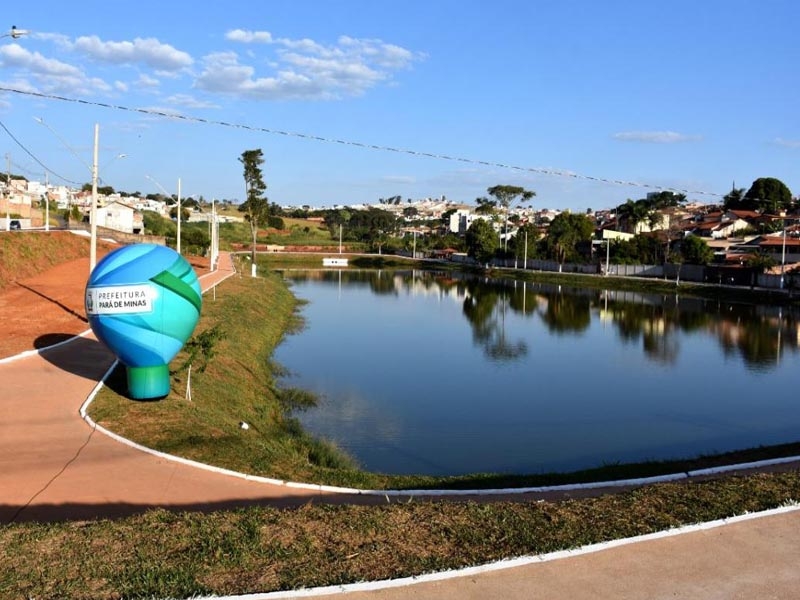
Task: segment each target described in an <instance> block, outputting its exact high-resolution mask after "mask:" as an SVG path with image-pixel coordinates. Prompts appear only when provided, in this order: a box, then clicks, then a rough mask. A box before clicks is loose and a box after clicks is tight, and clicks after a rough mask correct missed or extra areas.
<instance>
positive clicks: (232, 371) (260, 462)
mask: <svg viewBox="0 0 800 600" xmlns="http://www.w3.org/2000/svg"><path fill="white" fill-rule="evenodd" d="M316 260H317V261H318V260H319V258H318V257H317V259H316ZM365 260H366V259H365ZM381 260H383V259H381ZM262 271H264V273H265V276H264V277H263V278H257V279H252V278H250V277H238V276H237V277H235V278H232V279H229V280H228V281H226V282H225V283H223V284H222V285H221V286H219V287H218V289H217V292H216V299H215V300H214V299H213V296H211V295H206V297H205V304H204V307H203V317H202V319H201V322H200V324H199V326H198V329H197V332H196V336H195V338H197V337H202V332H209V334H211V333H213V332H217V331H218V332H219V334H220V336H219V339H218V340H217V341H216V342H215V344H214V346H213V352H214V353H215V355H214V356H213V358H212V359H211V360H210V361H208V364H207V368H206V369H205V371H204V372H200V371H199V369H198V367H200V368H202V366H203V361H202V356H201V357H200V360H195V368H194V371H193V372H192V402H189V401H187V400H185V399H184V397H185V392H186V390H185V386H186V378H187V374H186V372H185V371H183V372H177V373H175V375H174V376H173V386H172V387H173V389H172V393H171V394H170V396H169V397H168V398H167V399H165V400H162V401H160V402H155V403H152V402H147V403H141V402H131V401H128V400H126V399H125V397H124V387H125V382H124V371H123V369H122V368H119V369H118V370H117V372H116V373H115V375H114V377H113V378H112V379H111V380H110V382H109V387H108V388H107V389H106V390H104V391H102V392H101V393H100V394H99V396H98V399H97V400H96V401H95V403H94V404H93V405H92V407H91V408H90V414H91V416H92V417H93V418H94V419H95V420H97V421H98V422H100V423H101V424H102V425H104V426H106V427H108V428H109V429H111V430H113V431H116V432H117V433H120V434H121V435H123V436H125V437H128V438H130V439H133V440H135V441H137V442H139V443H141V444H144V445H146V446H149V447H153V448H156V449H158V450H161V451H164V452H169V453H172V454H177V455H180V456H184V457H187V458H191V459H194V460H198V461H201V462H205V463H208V464H214V465H217V466H222V467H226V468H229V469H234V470H237V471H242V472H246V473H250V474H256V475H262V476H266V477H273V478H277V479H287V480H291V481H303V482H307V483H321V484H327V485H339V486H346V487H360V488H378V489H386V488H405V489H431V488H437V487H449V488H461V489H464V488H498V487H523V486H539V485H553V484H563V483H571V482H583V481H602V480H610V479H625V478H632V477H645V476H651V475H660V474H665V473H675V472H684V471H688V470H692V469H698V468H704V467H708V466H712V465H713V466H716V465H719V464H731V463H735V462H747V461H752V460H761V459H764V458H770V457H776V456H787V455H792V454H798V453H800V445H797V444H792V445H785V446H780V447H771V448H758V449H753V450H747V451H742V452H736V453H729V454H725V455H720V456H715V457H698V458H695V457H680V458H681V460H676V461H664V462H649V463H644V464H633V465H616V464H615V465H606V466H600V467H598V468H596V469H592V470H587V471H580V472H575V473H553V474H518V475H507V474H504V475H495V474H483V473H478V474H474V475H468V476H460V477H450V478H448V477H428V476H392V475H382V474H377V473H369V472H364V471H361V470H360V469H358V468H357V466H356V465H355V464H354V463H353V462H352V461H351V460H350V459H349V458H348V457H346V456H345V455H343V454H342V453H341V452H340V451H338V450H337V449H336V448H335V447H333V446H332V445H331V444H328V443H326V442H325V441H318V440H315V439H313V438H312V437H311V436H309V435H307V434H306V433H305V432H304V431H303V430H302V429H301V428H300V426H299V425H298V423H297V421H296V420H295V419H293V418H291V416H290V412H291V411H292V409H297V408H302V407H303V406H304V405H307V404H309V403H312V402H313V398H311V397H310V396H309V394H307V393H305V392H303V391H301V390H295V389H291V388H290V389H279V387H278V385H277V383H276V380H275V377H276V375H278V374H280V372H281V369H280V366H279V365H275V364H273V363H271V362H270V360H269V357H270V356H271V354H272V352H273V350H274V348H275V347H276V346H277V344H278V343H279V342H280V341H281V339H282V337H283V335H284V333H285V332H286V331H291V330H292V329H293V328H295V327H297V326H299V319H298V317H297V316H296V314H295V311H296V307H297V304H296V300H295V299H294V297H293V296H292V294H291V292H290V290H288V289H287V287H286V285H285V284H284V282H283V280H282V279H281V278H280V277H278V276H277V275H276V274H275V273H268V272H266V270H265V269H263V268H262ZM260 272H261V271H260ZM185 360H186V352H184V353H183V354H182V355H179V357H178V358H177V359H176V360H175V361H174V362H173V364H172V368H173V369H178V367H179V366H180V365H181V363H182V362H184V361H185ZM242 421H244V422H247V423H248V424H249V425H250V429H248V430H243V429H241V428H240V427H239V423H240V422H242Z"/></svg>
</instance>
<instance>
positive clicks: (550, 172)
mask: <svg viewBox="0 0 800 600" xmlns="http://www.w3.org/2000/svg"><path fill="white" fill-rule="evenodd" d="M0 92H9V93H13V94H19V95H24V96H33V97H36V98H42V99H45V100H58V101H61V102H70V103H74V104H83V105H88V106H96V107H100V108H107V109H111V110H120V111H125V112H132V113H138V114H143V115H148V116H155V117H161V118H166V119H175V120H180V121H186V122H189V123H201V124H204V125H214V126H218V127H228V128H232V129H242V130H246V131H253V132H257V133H266V134H269V135H279V136H284V137H293V138H298V139H303V140H309V141H313V142H321V143H326V144H339V145H344V146H353V147H356V148H363V149H366V150H373V151H380V152H393V153H396V154H406V155H410V156H418V157H421V158H431V159H436V160H445V161H451V162H459V163H465V164H470V165H478V166H484V167H492V168H498V169H507V170H511V171H517V172H524V173H535V174H537V175H546V176H550V177H564V178H571V179H579V180H585V181H593V182H596V183H604V184H608V185H616V186H627V187H636V188H643V189H648V190H652V191H664V192H673V193H678V194H686V195H694V196H712V197H716V198H721V197H723V196H724V194H720V193H717V192H709V191H704V190H688V189H680V188H673V187H665V186H659V185H653V184H649V183H642V182H637V181H624V180H620V179H611V178H606V177H593V176H591V175H583V174H580V173H574V172H571V171H561V170H557V169H544V168H539V167H524V166H520V165H512V164H506V163H502V162H494V161H488V160H478V159H473V158H465V157H460V156H452V155H449V154H437V153H433V152H424V151H420V150H414V149H408V148H396V147H393V146H384V145H379V144H370V143H365V142H358V141H353V140H345V139H338V138H329V137H323V136H319V135H313V134H308V133H301V132H296V131H285V130H281V129H273V128H269V127H260V126H256V125H247V124H242V123H231V122H228V121H219V120H214V119H206V118H203V117H193V116H188V115H183V114H180V113H172V112H166V111H160V110H155V109H152V108H135V107H130V106H123V105H119V104H110V103H107V102H98V101H93V100H84V99H80V98H69V97H66V96H59V95H56V94H45V93H42V92H34V91H30V90H19V89H15V88H10V87H5V86H0ZM3 128H4V129H5V126H3ZM6 132H8V130H7V129H6ZM9 135H11V134H10V133H9ZM12 138H13V136H12ZM15 141H17V140H16V139H15ZM17 143H18V144H19V142H18V141H17ZM20 146H21V144H20ZM26 152H28V151H27V150H26ZM28 154H30V152H28ZM31 156H33V155H32V154H31ZM34 160H36V162H37V163H39V164H40V165H41V162H39V160H38V159H36V158H35V157H34ZM42 166H44V165H42ZM51 172H52V171H51ZM59 178H60V179H64V178H63V177H59ZM64 181H69V180H67V179H64ZM70 183H72V182H70Z"/></svg>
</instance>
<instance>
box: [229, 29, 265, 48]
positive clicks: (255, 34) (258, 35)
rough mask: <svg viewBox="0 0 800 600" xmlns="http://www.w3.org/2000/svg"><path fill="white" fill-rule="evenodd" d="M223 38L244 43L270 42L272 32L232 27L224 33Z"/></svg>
mask: <svg viewBox="0 0 800 600" xmlns="http://www.w3.org/2000/svg"><path fill="white" fill-rule="evenodd" d="M225 39H227V40H230V41H232V42H242V43H244V44H252V43H260V44H271V43H272V34H271V33H270V32H269V31H245V30H244V29H234V30H232V31H229V32H228V33H226V34H225Z"/></svg>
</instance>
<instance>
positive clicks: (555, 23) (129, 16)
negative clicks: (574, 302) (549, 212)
mask: <svg viewBox="0 0 800 600" xmlns="http://www.w3.org/2000/svg"><path fill="white" fill-rule="evenodd" d="M6 17H7V18H8V19H9V22H8V23H7V24H6V25H3V24H0V34H1V33H2V32H5V35H4V37H2V38H0V123H2V126H3V129H2V130H0V140H2V141H0V152H1V153H2V156H3V165H2V168H3V170H4V171H5V170H6V164H5V162H6V161H5V155H6V154H8V155H9V156H10V158H11V162H12V165H11V171H12V172H13V173H18V174H21V175H24V176H26V177H28V178H41V179H44V171H45V170H47V171H48V172H49V178H50V180H51V182H52V183H70V184H71V185H76V184H77V185H80V184H82V183H85V182H88V181H90V179H91V173H90V169H89V168H88V165H90V164H91V162H92V142H93V127H94V124H95V123H98V124H99V126H100V143H99V158H98V164H99V166H100V172H99V176H100V178H101V180H102V182H103V183H105V184H107V185H111V186H112V187H114V188H115V189H119V190H123V191H126V192H129V193H133V192H140V193H142V194H143V195H144V194H148V193H159V192H160V191H161V190H160V189H159V187H158V186H157V185H155V184H154V181H155V182H158V185H159V186H161V187H163V188H164V189H165V190H167V191H168V192H170V193H176V192H177V180H178V179H179V178H180V179H181V182H182V195H183V196H195V197H197V196H200V195H202V196H204V197H205V198H207V199H210V198H217V199H230V200H239V201H241V200H242V199H243V197H244V182H243V177H242V168H241V164H240V163H239V160H238V159H239V157H240V156H241V153H242V152H244V151H245V150H248V149H253V148H261V149H262V150H263V154H264V158H265V163H264V165H263V171H264V179H265V181H266V183H267V186H268V188H267V192H266V193H267V196H268V197H269V198H270V201H272V202H276V203H278V204H281V205H293V206H298V205H303V204H308V205H310V206H315V207H321V206H332V205H336V204H341V205H345V204H375V203H377V202H378V199H379V198H388V197H392V196H397V195H399V196H401V197H402V198H403V199H404V200H405V199H407V198H411V199H413V200H419V199H422V198H425V197H440V196H446V197H447V198H448V200H452V201H453V202H458V203H464V204H474V203H475V199H476V198H477V197H480V196H485V195H486V190H487V188H489V187H491V186H494V185H499V184H504V185H505V184H508V185H519V186H523V187H525V188H526V189H530V190H533V191H535V192H536V197H534V198H533V200H532V203H533V206H534V207H535V208H537V209H545V208H549V209H556V210H563V209H569V210H572V211H574V212H584V211H585V210H586V209H588V208H592V209H593V210H601V209H607V208H613V207H614V206H617V205H619V204H622V203H624V202H625V201H626V200H627V199H629V198H630V199H638V198H643V197H645V196H646V195H647V193H648V192H650V191H654V190H658V189H670V190H676V191H681V192H684V193H686V194H687V197H688V199H689V200H691V201H700V202H709V203H710V202H719V201H720V200H721V197H722V195H724V194H725V193H727V192H728V191H729V190H730V189H731V186H732V185H734V184H735V185H736V186H737V187H743V188H745V189H746V188H748V187H749V186H750V185H751V183H752V182H753V181H754V180H756V179H758V178H760V177H775V178H778V179H780V180H781V181H783V182H784V183H786V185H787V186H788V187H789V188H790V189H791V190H792V192H793V193H794V195H798V193H800V175H799V174H798V169H797V165H798V164H800V118H798V116H797V111H796V109H795V108H794V105H793V98H796V97H797V96H798V92H800V82H799V81H798V77H797V75H796V71H797V69H796V64H797V63H798V59H800V44H797V43H796V41H794V40H795V36H796V33H795V31H794V24H795V23H796V22H798V21H799V20H800V5H797V3H796V2H793V1H789V0H766V1H765V2H762V3H754V2H751V1H748V0H731V1H726V2H722V1H721V0H708V1H706V2H702V3H697V2H689V1H688V0H677V1H676V2H672V3H668V4H652V3H641V2H634V1H633V0H620V1H619V2H613V3H610V4H598V3H594V2H590V1H588V0H585V1H583V0H574V1H572V2H564V3H530V2H523V1H517V0H514V1H512V0H499V1H498V2H494V3H491V4H486V3H483V2H477V1H467V2H463V1H462V2H455V1H454V0H440V1H438V2H434V3H422V2H419V1H418V0H410V1H409V2H406V3H403V4H402V5H384V4H381V3H374V2H367V1H365V0H343V1H342V2H338V3H328V2H322V1H310V0H298V1H297V2H293V3H291V4H289V3H286V4H285V5H284V4H277V5H270V6H269V10H268V11H265V12H264V13H263V14H259V13H257V12H254V11H253V6H252V3H248V2H242V1H240V0H231V1H230V2H226V3H222V4H217V5H197V4H196V3H193V4H191V5H190V4H188V3H185V2H175V3H155V2H152V0H144V1H142V2H139V3H137V4H136V5H135V6H134V5H128V4H118V5H115V6H114V11H113V18H109V17H108V5H107V4H106V3H103V4H101V3H99V2H96V1H95V0H90V1H88V2H81V3H79V5H77V6H75V7H73V8H72V9H70V10H69V11H65V10H63V5H61V4H60V3H55V2H53V1H51V0H44V1H43V2H39V3H37V4H36V5H25V4H22V5H18V6H15V7H14V10H13V11H11V14H8V15H6ZM12 25H16V26H17V27H18V28H20V29H24V30H27V31H28V32H29V33H28V34H27V35H23V36H11V35H10V33H11V26H12ZM121 154H124V155H125V157H124V158H120V159H117V157H118V156H119V155H121ZM701 192H704V193H701Z"/></svg>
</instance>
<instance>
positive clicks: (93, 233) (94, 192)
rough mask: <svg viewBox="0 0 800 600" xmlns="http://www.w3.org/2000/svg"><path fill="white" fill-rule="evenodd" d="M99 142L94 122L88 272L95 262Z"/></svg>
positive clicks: (98, 134) (91, 269) (98, 126)
mask: <svg viewBox="0 0 800 600" xmlns="http://www.w3.org/2000/svg"><path fill="white" fill-rule="evenodd" d="M99 143H100V125H98V124H97V123H95V124H94V152H93V158H92V208H91V210H90V211H89V230H90V232H91V233H90V235H91V247H90V249H89V273H90V274H91V272H92V271H94V266H95V265H96V264H97V151H98V147H99Z"/></svg>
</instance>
